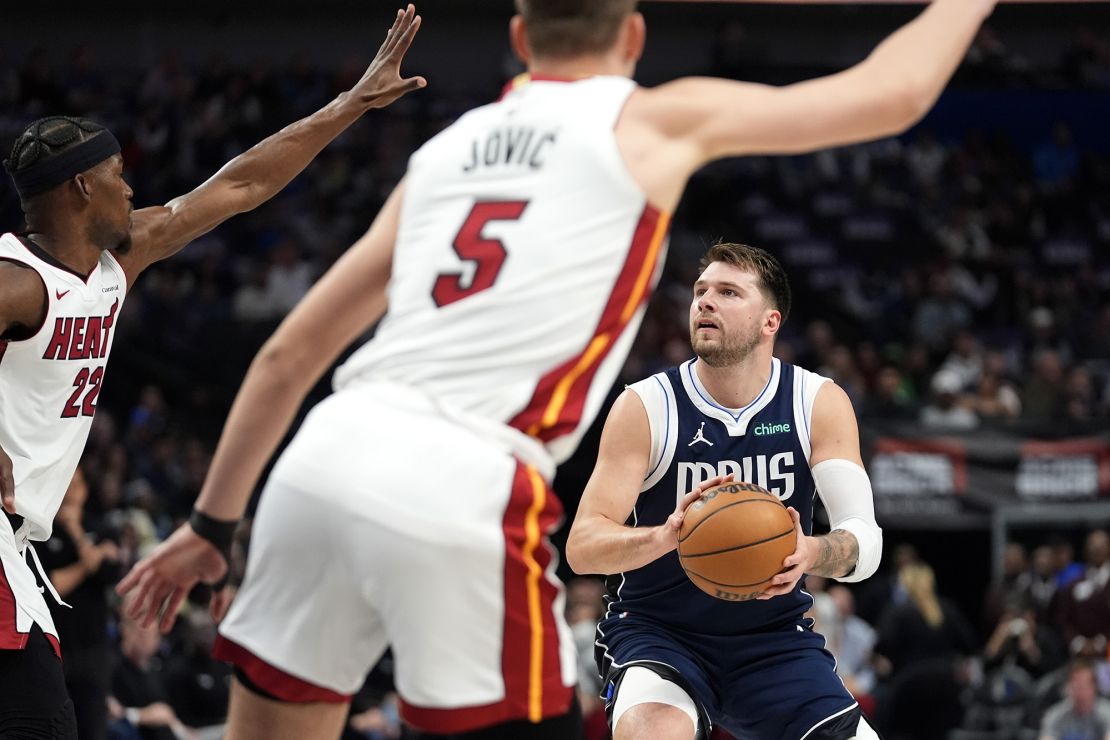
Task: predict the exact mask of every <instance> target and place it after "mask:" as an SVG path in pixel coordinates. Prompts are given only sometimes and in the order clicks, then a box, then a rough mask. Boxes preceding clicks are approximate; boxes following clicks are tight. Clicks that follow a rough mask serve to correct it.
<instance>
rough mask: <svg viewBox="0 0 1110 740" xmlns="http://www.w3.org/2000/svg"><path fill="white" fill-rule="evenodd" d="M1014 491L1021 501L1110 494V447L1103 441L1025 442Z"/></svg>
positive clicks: (1079, 497)
mask: <svg viewBox="0 0 1110 740" xmlns="http://www.w3.org/2000/svg"><path fill="white" fill-rule="evenodd" d="M1014 488H1015V489H1016V490H1017V493H1018V496H1021V497H1022V498H1037V499H1090V498H1096V497H1098V495H1099V494H1100V493H1103V494H1105V493H1108V492H1110V444H1107V443H1106V442H1104V441H1102V440H1097V439H1095V440H1065V441H1062V442H1026V443H1025V444H1023V445H1022V446H1021V461H1020V462H1019V463H1018V469H1017V479H1016V481H1015V482H1014Z"/></svg>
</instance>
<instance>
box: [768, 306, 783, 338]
mask: <svg viewBox="0 0 1110 740" xmlns="http://www.w3.org/2000/svg"><path fill="white" fill-rule="evenodd" d="M764 328H765V329H766V330H767V333H768V334H778V333H779V329H781V328H782V312H781V311H779V310H778V309H775V308H772V309H771V310H770V311H768V312H767V319H766V323H765V324H764Z"/></svg>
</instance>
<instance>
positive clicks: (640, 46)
mask: <svg viewBox="0 0 1110 740" xmlns="http://www.w3.org/2000/svg"><path fill="white" fill-rule="evenodd" d="M621 36H622V38H623V42H624V50H623V51H624V58H625V59H627V60H628V61H630V62H638V61H640V57H642V56H643V55H644V44H645V43H646V41H647V23H645V22H644V16H643V15H642V14H640V13H631V14H629V16H628V17H627V18H626V19H625V21H624V30H623V32H622V34H621Z"/></svg>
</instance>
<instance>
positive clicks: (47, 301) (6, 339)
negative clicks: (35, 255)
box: [0, 257, 50, 344]
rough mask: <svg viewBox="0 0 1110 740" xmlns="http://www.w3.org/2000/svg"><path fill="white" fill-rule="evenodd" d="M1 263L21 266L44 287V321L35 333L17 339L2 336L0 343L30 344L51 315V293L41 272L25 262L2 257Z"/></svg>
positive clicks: (0, 335)
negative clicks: (33, 275) (33, 274)
mask: <svg viewBox="0 0 1110 740" xmlns="http://www.w3.org/2000/svg"><path fill="white" fill-rule="evenodd" d="M0 262H11V263H12V264H15V265H20V266H22V267H25V268H27V269H28V270H30V271H31V272H33V273H35V277H37V278H38V279H39V285H41V286H42V304H43V312H42V320H41V321H40V322H39V325H38V326H37V327H36V328H35V329H34V330H33V331H31V332H30V333H28V334H26V336H23V335H22V333H21V334H20V336H16V337H12V336H5V335H3V334H0V342H3V343H4V344H18V343H19V342H29V341H30V340H32V339H34V338H35V337H37V336H38V335H39V332H41V331H42V327H43V326H45V325H46V318H47V317H48V316H49V315H50V291H49V290H47V288H46V281H45V280H43V278H42V275H41V274H39V271H38V270H36V269H35V268H34V267H32V266H31V265H29V264H28V263H26V262H24V261H23V260H18V259H16V258H14V257H0Z"/></svg>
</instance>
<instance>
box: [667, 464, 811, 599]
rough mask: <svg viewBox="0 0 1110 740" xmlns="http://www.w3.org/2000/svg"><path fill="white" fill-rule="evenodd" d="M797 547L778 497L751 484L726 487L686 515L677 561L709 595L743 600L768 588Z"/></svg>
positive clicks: (787, 514) (709, 493) (711, 491)
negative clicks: (783, 563)
mask: <svg viewBox="0 0 1110 740" xmlns="http://www.w3.org/2000/svg"><path fill="white" fill-rule="evenodd" d="M796 545H797V538H796V537H795V535H794V523H793V522H792V521H791V519H790V512H788V511H787V510H786V507H785V506H783V505H782V502H781V501H779V499H778V497H777V496H775V495H774V494H771V493H768V492H767V491H766V490H764V489H762V488H760V487H759V486H757V485H754V484H752V483H725V484H723V485H720V486H717V487H716V488H711V489H709V490H708V491H706V492H705V493H703V494H702V496H701V498H699V499H698V500H697V501H695V502H694V503H692V504H691V505H690V508H688V509H687V510H686V518H685V519H684V520H683V521H682V528H681V529H680V530H679V532H678V561H679V562H680V563H681V564H682V569H683V570H685V571H686V575H687V576H688V577H689V578H690V580H691V581H693V582H694V585H695V586H697V587H698V588H700V589H701V590H702V591H705V592H706V593H707V594H709V595H710V596H716V597H717V598H718V599H724V600H725V601H746V600H747V599H749V598H751V597H752V596H753V595H755V594H757V593H759V592H760V591H762V590H764V589H765V588H766V587H767V586H768V585H769V583H768V582H769V581H770V580H771V578H773V577H774V576H775V575H777V574H778V573H779V571H781V570H782V561H783V560H785V559H786V558H787V557H789V556H790V554H791V553H793V552H794V548H795V546H796Z"/></svg>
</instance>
